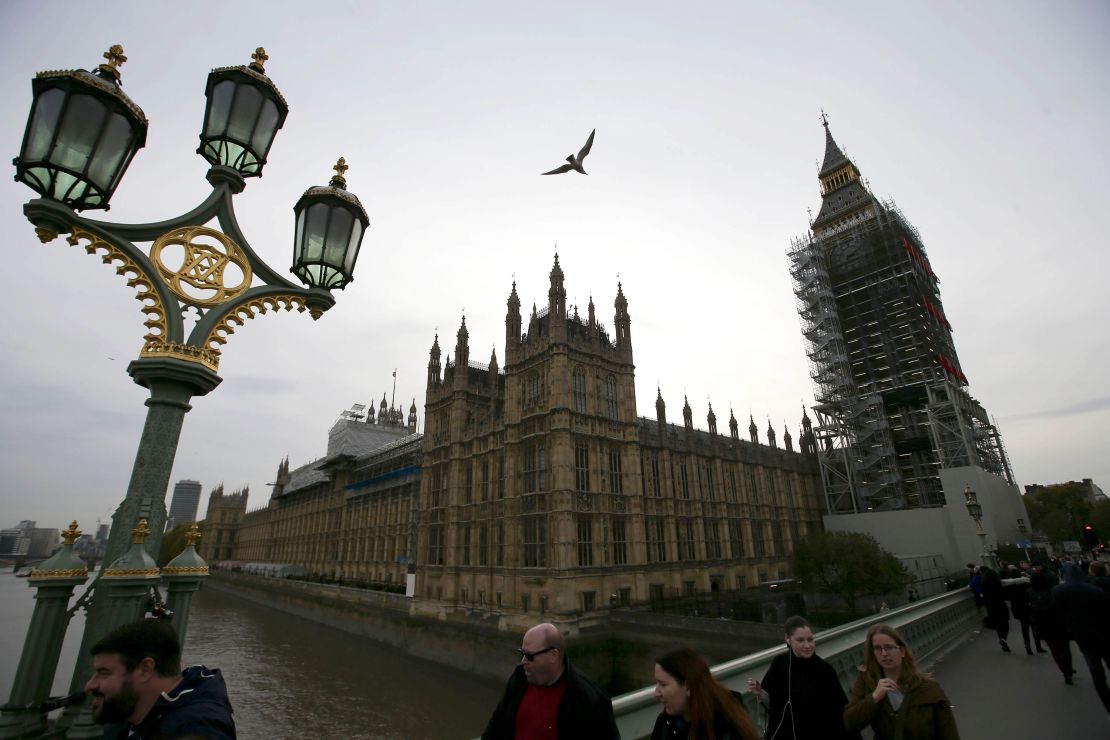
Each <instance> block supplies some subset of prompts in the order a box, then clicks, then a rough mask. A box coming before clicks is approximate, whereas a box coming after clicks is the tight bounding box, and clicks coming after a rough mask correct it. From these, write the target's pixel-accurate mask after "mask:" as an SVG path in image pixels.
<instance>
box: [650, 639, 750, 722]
mask: <svg viewBox="0 0 1110 740" xmlns="http://www.w3.org/2000/svg"><path fill="white" fill-rule="evenodd" d="M655 698H656V699H658V700H659V701H660V702H662V704H663V711H662V712H661V713H660V714H659V718H658V719H657V720H655V728H654V729H653V730H652V732H651V740H759V733H758V732H757V731H756V729H755V725H754V724H752V720H751V718H750V717H748V713H747V712H746V711H744V705H743V704H741V703H740V699H739V698H737V697H736V696H734V695H733V693H732V692H731V691H729V690H728V689H727V688H725V686H724V685H723V684H722V683H721V682H720V681H718V680H717V679H715V678H714V677H713V675H712V674H711V673H710V672H709V664H708V663H706V662H705V660H704V659H703V658H702V657H701V656H700V655H698V654H697V653H695V652H694V651H693V650H690V649H689V648H679V649H678V650H672V651H671V652H669V653H667V654H666V655H664V656H663V657H661V658H660V659H659V661H658V662H657V663H656V664H655Z"/></svg>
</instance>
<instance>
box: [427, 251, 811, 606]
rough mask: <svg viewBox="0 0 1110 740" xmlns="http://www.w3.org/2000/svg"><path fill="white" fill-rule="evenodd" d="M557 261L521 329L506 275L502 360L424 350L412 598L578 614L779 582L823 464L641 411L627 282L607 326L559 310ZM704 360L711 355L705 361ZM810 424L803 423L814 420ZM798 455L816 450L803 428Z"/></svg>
mask: <svg viewBox="0 0 1110 740" xmlns="http://www.w3.org/2000/svg"><path fill="white" fill-rule="evenodd" d="M563 278H564V275H563V271H562V268H561V267H560V265H559V261H558V257H556V258H555V264H554V267H553V268H552V270H551V274H550V290H549V292H548V305H547V306H546V307H545V308H544V309H542V310H537V309H536V308H535V307H533V308H532V311H531V314H530V316H529V317H528V320H527V323H526V324H525V323H523V322H522V316H521V311H520V308H521V307H520V299H519V297H518V295H517V291H516V284H515V283H514V284H513V288H512V291H511V294H510V295H509V300H508V313H507V315H506V319H505V322H506V335H505V345H506V348H505V367H504V370H502V369H500V368H499V367H498V362H497V357H496V354H494V355H493V356H491V357H490V359H489V364H488V365H487V364H483V363H479V362H475V361H473V360H472V359H471V356H470V344H469V331H468V329H467V326H466V321H465V319H464V320H463V322H462V325H461V326H460V328H459V330H458V334H457V341H456V344H455V354H454V359H453V360H452V358H451V357H450V356H449V357H447V359H446V361H445V362H444V361H441V349H440V346H439V338H438V336H437V337H436V339H435V341H434V342H433V344H432V348H431V358H430V361H429V363H428V388H427V400H426V410H425V412H426V419H425V434H424V459H423V465H424V474H423V479H422V482H421V501H420V507H419V508H420V524H419V529H418V532H419V545H418V548H417V553H416V554H417V557H416V597H417V600H416V603H415V604H414V609H416V610H420V611H424V612H427V613H438V614H440V615H443V614H445V613H447V612H449V611H451V610H457V609H466V610H470V609H480V610H496V611H499V612H501V613H509V614H514V613H515V614H518V615H527V617H526V618H527V619H529V620H532V619H534V618H535V615H539V614H553V615H574V614H579V613H583V612H590V611H593V610H595V609H598V608H602V607H607V606H608V605H609V604H610V603H623V604H627V603H632V602H639V603H646V602H648V601H649V600H652V599H662V598H664V597H667V596H678V595H682V594H692V593H695V592H711V591H725V590H733V589H737V588H743V587H746V586H755V585H757V584H759V583H761V582H764V581H770V580H776V579H781V578H785V577H788V576H789V575H790V573H791V556H792V552H793V546H794V543H795V542H797V540H798V538H799V537H802V536H804V535H805V534H807V533H809V532H811V531H814V530H817V529H819V528H820V516H821V495H820V489H819V485H820V484H819V479H818V474H817V471H818V468H817V461H816V459H815V458H814V457H813V456H812V455H803V454H800V453H797V452H794V451H793V449H792V447H793V443H792V440H791V439H790V435H789V432H788V431H787V432H786V433H785V434H784V437H785V439H784V444H785V445H786V447H787V449H779V448H778V447H777V443H776V441H775V439H774V436H775V435H774V431H773V430H769V434H768V436H769V440H768V442H769V444H768V445H762V444H759V443H758V441H757V440H758V432H757V431H756V430H755V429H754V421H753V422H752V427H751V428H750V429H749V433H750V440H743V439H741V438H740V434H739V426H738V423H737V421H736V418H735V416H732V415H730V417H731V418H730V420H729V430H730V433H729V434H727V435H725V434H719V433H718V432H717V425H716V416H715V414H714V411H713V408H712V405H710V406H709V408H708V409H707V411H708V413H707V416H706V421H707V423H708V428H709V431H700V430H695V429H694V425H693V416H692V414H693V412H692V410H691V408H690V405H689V403H688V402H687V403H686V404H685V406H684V408H683V424H682V425H681V426H679V425H675V424H669V423H667V420H666V413H665V404H664V401H663V398H662V393H661V392H660V393H659V394H658V397H657V398H656V418H654V419H652V418H646V417H640V416H638V415H637V405H636V390H635V374H634V365H633V356H632V338H631V319H630V317H629V313H628V302H627V299H626V298H625V295H624V292H623V289H622V287H621V286H620V284H618V286H617V295H616V300H615V303H614V307H615V311H616V312H615V317H614V330H613V334H610V333H609V332H608V331H607V330H606V329H605V327H604V326H603V325H602V324H601V322H600V321H598V319H597V317H596V316H595V310H594V305H593V301H592V299H591V301H590V303H589V306H588V311H587V315H586V316H580V315H579V313H578V308H577V307H570V306H567V303H566V291H565V289H564V286H563ZM702 361H709V359H708V358H704V359H703V360H702ZM806 421H807V423H808V419H807V420H806ZM801 436H802V437H803V438H804V439H803V441H802V445H803V448H805V449H808V450H811V451H812V449H813V441H812V435H811V433H810V432H809V431H808V429H806V430H804V431H803V432H802V433H801Z"/></svg>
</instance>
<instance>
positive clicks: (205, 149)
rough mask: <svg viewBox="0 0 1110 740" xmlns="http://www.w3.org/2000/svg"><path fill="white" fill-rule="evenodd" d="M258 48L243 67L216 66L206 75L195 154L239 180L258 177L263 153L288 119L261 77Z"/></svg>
mask: <svg viewBox="0 0 1110 740" xmlns="http://www.w3.org/2000/svg"><path fill="white" fill-rule="evenodd" d="M269 58H270V57H269V55H267V54H266V50H265V49H263V48H262V47H261V46H260V47H258V48H257V49H255V50H254V53H253V54H251V59H253V60H254V61H252V62H251V63H250V64H249V65H247V66H245V67H221V68H219V69H214V70H212V73H211V74H209V75H208V87H207V89H205V91H204V96H205V97H206V98H208V105H207V107H205V109H204V130H203V131H201V134H200V147H199V148H198V149H197V154H199V155H201V156H202V157H204V158H205V159H207V160H208V161H209V162H211V163H212V164H218V165H225V166H227V167H231V168H233V169H235V170H236V171H238V173H239V174H240V175H242V176H243V177H262V166H263V165H265V164H266V154H267V153H269V151H270V145H271V144H273V143H274V136H276V135H277V132H278V129H280V128H281V127H282V125H284V123H285V117H286V116H287V115H289V105H288V104H287V103H286V102H285V98H283V97H282V96H281V93H280V92H278V89H277V87H275V86H274V83H273V82H271V81H270V78H269V77H267V76H266V69H265V64H266V60H267V59H269Z"/></svg>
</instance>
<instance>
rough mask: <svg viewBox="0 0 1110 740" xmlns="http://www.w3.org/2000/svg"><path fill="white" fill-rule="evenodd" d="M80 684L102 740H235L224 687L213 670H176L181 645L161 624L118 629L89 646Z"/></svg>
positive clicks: (149, 621) (148, 621) (152, 622)
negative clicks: (88, 664) (85, 676)
mask: <svg viewBox="0 0 1110 740" xmlns="http://www.w3.org/2000/svg"><path fill="white" fill-rule="evenodd" d="M89 652H90V653H91V654H92V656H93V675H92V678H90V679H89V681H88V683H86V684H85V691H86V692H87V693H88V695H89V697H90V698H91V700H92V711H93V719H94V720H95V721H96V722H98V723H99V724H102V725H105V728H104V737H105V738H106V740H125V739H126V740H155V739H157V740H163V739H165V740H170V739H171V738H207V739H209V740H235V722H234V721H233V720H232V718H231V712H232V709H231V702H230V701H228V698H227V687H226V686H225V685H224V679H223V676H221V675H220V672H219V671H218V670H209V669H208V668H205V667H204V666H192V667H190V668H188V669H186V670H185V671H184V672H182V671H181V643H180V641H179V640H178V639H177V633H176V632H175V631H174V629H173V627H172V626H171V625H170V624H168V623H167V622H165V621H163V620H158V619H144V620H143V621H141V622H134V623H132V624H126V625H124V626H122V627H119V628H118V629H116V630H113V631H112V632H110V633H109V634H108V635H107V636H105V637H104V638H103V639H102V640H100V641H99V642H97V643H96V644H95V645H93V647H92V649H91V650H90V651H89Z"/></svg>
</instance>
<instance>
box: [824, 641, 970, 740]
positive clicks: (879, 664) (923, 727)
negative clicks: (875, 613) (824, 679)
mask: <svg viewBox="0 0 1110 740" xmlns="http://www.w3.org/2000/svg"><path fill="white" fill-rule="evenodd" d="M844 725H845V726H846V727H847V728H848V729H849V730H862V729H863V728H864V727H866V726H867V725H870V726H871V729H872V730H873V731H874V732H875V740H895V738H898V740H959V737H960V733H959V732H958V731H957V730H956V718H955V717H954V716H953V715H952V705H951V704H949V702H948V697H947V696H945V695H944V690H943V689H941V687H940V684H938V683H937V682H936V681H934V680H933V679H932V678H931V677H930V676H928V675H926V674H924V673H922V672H921V671H920V670H919V669H918V667H917V663H916V662H915V661H914V659H913V652H912V651H911V650H910V648H909V646H908V645H907V644H906V641H905V639H904V638H903V637H902V633H900V632H899V631H898V630H896V629H894V628H893V627H891V626H890V625H886V624H876V625H875V626H873V627H872V628H871V629H869V630H868V631H867V640H866V642H865V643H864V663H863V665H862V666H860V675H859V677H858V678H857V679H856V684H855V686H853V687H852V694H851V696H849V697H848V706H847V707H846V708H845V709H844Z"/></svg>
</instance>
